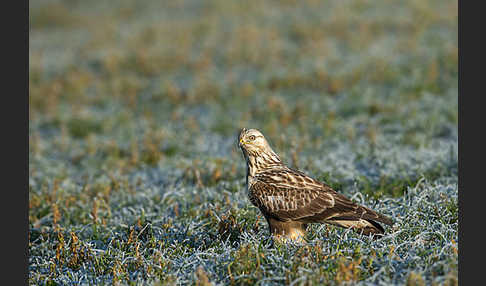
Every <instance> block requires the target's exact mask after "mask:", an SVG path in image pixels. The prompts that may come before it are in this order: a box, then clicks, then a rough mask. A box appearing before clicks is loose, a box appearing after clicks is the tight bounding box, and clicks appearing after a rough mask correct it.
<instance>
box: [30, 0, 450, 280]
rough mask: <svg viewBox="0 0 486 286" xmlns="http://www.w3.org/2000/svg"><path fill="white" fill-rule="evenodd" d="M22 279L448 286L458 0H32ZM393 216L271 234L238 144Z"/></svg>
mask: <svg viewBox="0 0 486 286" xmlns="http://www.w3.org/2000/svg"><path fill="white" fill-rule="evenodd" d="M29 4H30V9H29V14H30V16H29V17H30V33H29V38H30V43H29V45H30V48H29V61H30V65H29V83H30V85H29V116H30V121H29V174H30V176H29V225H30V233H29V282H30V284H40V285H53V284H76V285H78V284H118V283H119V284H129V285H133V284H162V285H165V284H169V285H170V284H192V285H194V284H195V285H209V284H215V285H223V284H236V285H242V284H258V285H269V284H291V285H307V284H318V283H319V284H324V285H336V284H341V283H352V284H361V285H375V284H396V285H430V284H442V285H457V264H458V258H457V252H458V225H457V220H458V205H457V194H458V184H457V120H458V119H457V118H458V116H457V115H458V112H457V96H458V93H457V87H458V68H457V66H458V54H457V49H458V41H457V1H443V0H440V1H439V0H437V1H223V0H219V1H185V0H183V1H116V2H112V1H111V2H104V1H33V2H30V3H29ZM242 127H247V128H258V129H260V130H261V131H262V132H263V133H264V134H265V135H266V137H267V138H268V140H269V142H270V144H271V145H272V146H273V147H274V149H275V150H276V151H277V152H278V153H279V154H280V155H281V157H282V158H283V160H284V161H285V162H287V163H288V164H289V165H291V166H294V167H297V168H299V169H301V170H302V171H304V172H306V173H307V174H309V175H311V176H313V177H315V178H318V179H320V180H323V181H325V182H327V183H328V184H330V185H331V186H333V187H335V188H336V189H337V190H338V191H340V192H342V193H344V194H346V195H348V196H350V197H352V198H353V200H355V201H357V202H359V203H361V204H364V205H366V206H369V207H372V208H374V209H376V210H378V211H380V212H382V213H384V214H386V215H389V216H392V217H394V219H395V221H396V223H395V225H394V226H393V227H390V228H387V235H386V236H385V237H384V238H382V239H380V240H370V239H369V238H366V237H362V236H359V235H357V234H354V233H351V232H348V231H346V230H343V229H339V228H335V227H331V226H324V225H322V226H319V225H315V226H313V227H312V229H311V231H310V232H309V234H308V237H307V239H308V241H309V243H308V244H307V245H286V246H282V245H275V246H271V245H270V244H269V241H268V239H267V238H268V233H267V229H266V225H265V222H264V221H263V217H262V216H261V215H260V214H259V211H258V210H257V209H256V208H255V207H253V206H251V205H250V203H249V201H248V199H247V197H246V193H245V186H244V182H245V178H244V176H245V166H244V160H243V158H242V155H241V154H240V151H239V150H238V149H237V146H236V134H237V132H238V130H239V129H240V128H242Z"/></svg>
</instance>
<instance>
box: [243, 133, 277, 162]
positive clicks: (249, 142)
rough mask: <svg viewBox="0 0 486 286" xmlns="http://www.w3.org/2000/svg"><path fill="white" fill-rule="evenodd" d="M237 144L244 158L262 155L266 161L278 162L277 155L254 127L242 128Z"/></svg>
mask: <svg viewBox="0 0 486 286" xmlns="http://www.w3.org/2000/svg"><path fill="white" fill-rule="evenodd" d="M238 146H239V147H240V148H241V151H243V154H244V155H245V157H246V158H248V157H264V158H265V159H267V160H268V161H278V162H280V159H279V157H278V156H277V154H276V153H275V152H274V151H273V150H272V148H271V147H270V145H269V144H268V142H267V140H266V139H265V137H264V136H263V134H262V133H261V132H260V131H258V130H256V129H246V128H243V129H242V130H241V131H240V134H239V136H238Z"/></svg>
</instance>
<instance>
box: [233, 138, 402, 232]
mask: <svg viewBox="0 0 486 286" xmlns="http://www.w3.org/2000/svg"><path fill="white" fill-rule="evenodd" d="M238 141H239V142H238V145H239V147H240V148H241V150H242V152H243V155H244V157H245V160H246V166H247V169H246V170H247V174H246V185H247V190H248V197H249V199H250V201H251V203H252V204H253V205H255V206H256V207H258V208H259V209H260V211H261V212H262V214H263V216H264V217H265V219H266V220H267V222H268V226H269V230H270V233H271V235H272V236H273V237H274V239H275V240H277V241H296V242H303V241H304V236H305V232H306V228H307V225H308V224H310V223H328V224H332V225H337V226H340V227H344V228H352V229H353V230H355V231H357V232H360V233H362V234H364V235H371V234H373V235H377V236H380V235H383V233H384V229H383V227H382V226H381V225H380V224H379V223H383V224H386V225H392V224H393V222H392V220H391V219H390V218H388V217H386V216H384V215H382V214H379V213H377V212H375V211H373V210H371V209H369V208H367V207H364V206H361V205H358V204H356V203H354V202H353V201H351V200H350V199H349V198H347V197H345V196H344V195H342V194H340V193H338V192H336V191H335V190H333V189H332V188H331V187H330V186H328V185H326V184H325V183H322V182H319V181H317V180H315V179H313V178H311V177H309V176H307V175H305V174H304V173H302V172H300V171H298V170H294V169H291V168H289V167H287V166H286V165H285V164H284V163H283V162H282V161H281V160H280V157H279V156H278V155H277V154H276V153H275V151H273V150H272V148H271V147H270V145H269V144H268V142H267V140H266V139H265V137H264V136H263V134H262V133H261V132H260V131H258V130H256V129H245V128H243V129H242V130H241V132H240V134H239V136H238Z"/></svg>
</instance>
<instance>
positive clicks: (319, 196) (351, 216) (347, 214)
mask: <svg viewBox="0 0 486 286" xmlns="http://www.w3.org/2000/svg"><path fill="white" fill-rule="evenodd" d="M255 179H256V180H255V181H254V183H253V184H252V186H251V187H250V193H249V196H250V200H251V201H252V203H253V204H254V205H255V206H257V207H258V208H259V209H260V210H261V211H262V213H263V214H264V215H266V216H270V217H273V218H276V219H279V220H281V221H290V220H298V221H302V222H306V223H310V222H324V221H326V222H331V223H332V222H333V221H335V222H338V221H339V222H342V221H354V220H361V219H363V220H367V221H368V220H371V222H370V223H371V224H373V221H379V222H382V223H385V224H389V225H391V224H392V221H391V220H390V219H389V218H387V217H385V216H383V215H381V214H378V213H376V212H374V211H372V210H370V209H368V208H366V207H363V206H360V205H358V204H356V203H354V202H353V201H351V200H350V199H348V198H347V197H345V196H343V195H341V194H339V193H337V192H336V191H334V190H333V189H332V188H331V187H329V186H327V185H325V184H322V183H320V182H318V181H316V180H314V179H312V178H310V177H308V176H306V175H305V174H303V173H301V172H296V171H294V170H291V169H287V170H279V171H275V172H265V173H262V174H259V175H257V176H256V177H255ZM336 224H338V223H336ZM339 224H341V223H339ZM344 224H345V223H342V225H344ZM375 224H377V223H375ZM373 225H374V224H373ZM377 225H378V228H379V229H381V230H383V228H381V226H379V224H377Z"/></svg>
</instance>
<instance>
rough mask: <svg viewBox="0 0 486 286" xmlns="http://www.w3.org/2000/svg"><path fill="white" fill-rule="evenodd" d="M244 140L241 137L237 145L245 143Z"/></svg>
mask: <svg viewBox="0 0 486 286" xmlns="http://www.w3.org/2000/svg"><path fill="white" fill-rule="evenodd" d="M245 143H246V142H245V141H243V138H241V139H240V142H238V146H240V147H242V146H243V144H245Z"/></svg>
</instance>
